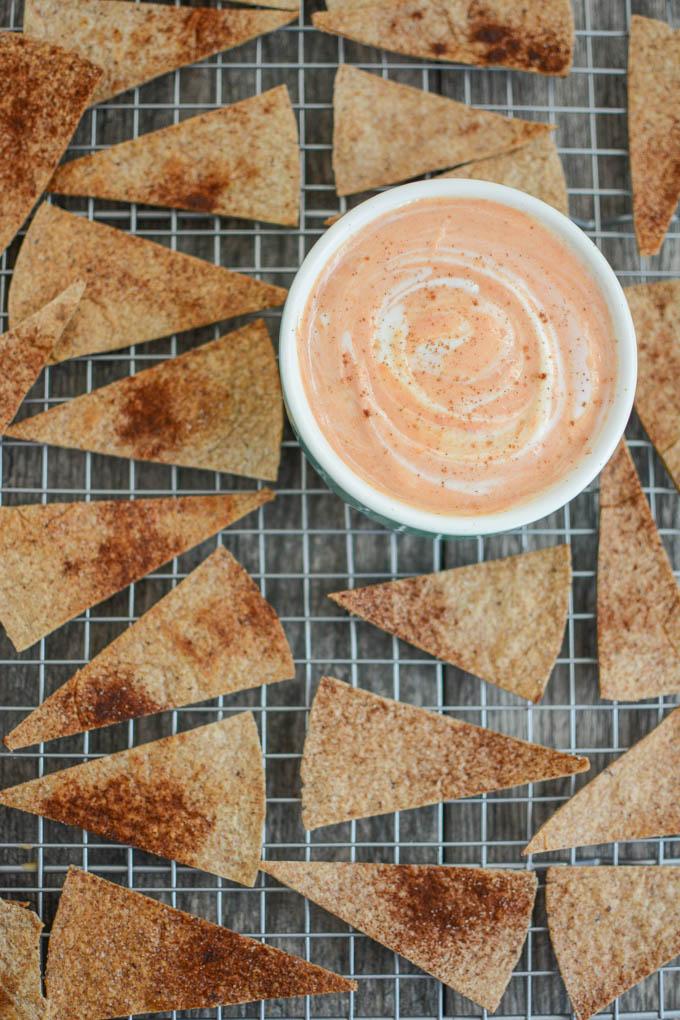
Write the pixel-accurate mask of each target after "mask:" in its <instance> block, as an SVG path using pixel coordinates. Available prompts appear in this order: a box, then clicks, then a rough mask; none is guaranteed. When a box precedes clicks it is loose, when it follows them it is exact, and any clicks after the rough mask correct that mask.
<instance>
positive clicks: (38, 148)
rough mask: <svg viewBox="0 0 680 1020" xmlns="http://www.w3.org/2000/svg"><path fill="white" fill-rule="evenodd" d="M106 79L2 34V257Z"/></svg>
mask: <svg viewBox="0 0 680 1020" xmlns="http://www.w3.org/2000/svg"><path fill="white" fill-rule="evenodd" d="M101 76H102V72H101V69H100V68H98V67H95V66H94V64H91V63H90V62H89V61H87V60H81V58H80V57H79V56H78V55H77V54H76V53H72V52H71V51H70V50H63V49H62V48H61V47H60V46H51V45H49V44H47V43H42V42H37V41H36V40H35V39H29V38H28V37H27V36H25V35H23V34H20V33H19V32H0V255H1V254H2V252H3V251H4V250H5V248H6V247H7V245H8V244H9V243H10V241H11V240H12V238H13V237H14V235H15V234H16V232H17V231H18V230H19V228H20V227H21V225H22V223H23V222H24V220H25V219H26V217H27V216H28V214H29V213H30V211H31V209H32V208H33V206H34V205H35V203H36V201H37V200H38V198H39V197H40V194H41V193H42V191H44V189H45V187H46V186H47V183H48V182H49V180H50V177H51V176H52V173H53V172H54V168H55V167H56V165H57V164H58V162H59V160H60V159H61V156H62V154H63V152H64V150H65V149H66V146H67V145H68V143H69V142H70V141H71V136H72V135H73V132H74V131H75V129H76V126H77V124H78V121H79V120H80V118H81V116H82V114H83V112H84V111H85V109H86V107H87V106H88V105H89V103H90V101H91V99H92V95H93V94H94V91H95V89H96V87H97V84H98V82H99V80H100V78H101ZM69 282H71V281H69Z"/></svg>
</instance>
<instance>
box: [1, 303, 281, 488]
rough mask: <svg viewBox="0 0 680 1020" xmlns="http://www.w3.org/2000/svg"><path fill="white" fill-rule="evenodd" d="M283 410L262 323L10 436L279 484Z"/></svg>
mask: <svg viewBox="0 0 680 1020" xmlns="http://www.w3.org/2000/svg"><path fill="white" fill-rule="evenodd" d="M282 432H283V404H282V402H281V387H280V385H279V373H278V368H277V366H276V357H275V354H274V348H273V347H272V343H271V340H270V339H269V333H268V332H267V327H266V326H265V324H264V322H262V320H261V319H260V320H258V321H257V322H253V323H251V324H249V325H247V326H243V327H242V328H241V329H238V330H236V331H235V332H234V333H227V335H226V336H223V337H221V338H220V339H219V340H213V341H212V342H211V343H207V344H204V345H203V346H202V347H197V348H196V349H195V350H192V351H189V352H188V353H186V354H181V355H179V357H176V358H171V359H169V360H167V361H163V362H161V363H160V364H159V365H155V366H153V367H152V368H147V369H146V370H145V371H143V372H138V373H137V374H136V375H133V376H129V377H128V378H126V379H119V380H118V381H117V382H113V383H110V384H109V385H108V386H103V387H102V388H101V389H98V390H94V392H92V393H86V394H84V395H83V396H81V397H76V399H75V400H70V401H68V402H67V403H63V404H59V405H58V406H56V407H53V408H51V409H50V410H48V411H45V412H43V413H42V414H38V415H34V416H33V417H32V418H25V419H24V420H23V421H21V422H19V423H18V424H17V425H14V426H13V427H12V428H10V429H9V430H8V435H11V436H13V437H14V438H15V439H30V440H32V441H33V442H36V443H48V444H50V445H52V446H65V447H68V448H69V449H75V450H90V451H92V452H94V453H102V454H109V455H110V456H114V457H130V458H132V459H134V460H150V461H156V462H157V463H160V464H177V465H179V466H181V467H195V468H203V469H205V470H209V471H223V472H225V473H227V474H234V475H245V476H246V477H249V478H265V479H268V480H270V481H274V480H275V479H276V476H277V474H278V469H279V460H280V456H281V437H282Z"/></svg>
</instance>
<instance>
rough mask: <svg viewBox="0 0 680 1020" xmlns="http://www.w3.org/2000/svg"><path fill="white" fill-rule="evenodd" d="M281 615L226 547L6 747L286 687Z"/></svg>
mask: <svg viewBox="0 0 680 1020" xmlns="http://www.w3.org/2000/svg"><path fill="white" fill-rule="evenodd" d="M294 676H295V664H294V662H293V657H292V655H291V651H290V648H289V646H288V642H287V641H286V636H285V634H284V632H283V628H282V626H281V623H280V621H279V618H278V616H277V615H276V613H275V611H274V610H273V609H272V607H271V606H270V605H269V603H268V602H267V601H266V600H265V599H264V598H263V597H262V595H261V594H260V589H259V588H258V586H257V585H256V584H255V582H254V581H253V580H252V578H251V577H250V575H249V574H248V573H247V571H245V570H244V569H243V567H242V566H241V565H240V564H239V563H237V561H236V560H235V559H234V557H233V556H232V555H231V553H229V552H227V550H226V549H224V548H222V547H220V548H218V549H216V550H215V552H214V553H212V554H211V555H210V556H208V558H207V559H206V560H204V562H203V563H202V564H201V565H200V566H199V567H197V568H196V569H195V570H194V571H193V572H192V573H191V574H189V576H188V577H187V578H185V580H184V581H181V582H180V583H179V584H178V585H177V587H176V588H173V589H172V591H170V592H169V593H168V594H167V595H165V596H164V597H163V598H162V599H160V601H158V602H157V603H156V604H155V605H154V606H153V607H152V608H151V609H150V610H149V611H148V612H147V613H145V614H144V616H142V617H141V619H139V620H138V621H137V622H136V623H134V624H133V625H132V626H131V627H128V628H127V630H124V631H123V633H122V634H121V635H120V636H119V637H117V638H116V639H115V641H113V642H112V643H111V644H110V645H108V646H107V647H106V648H105V649H104V650H103V651H102V652H100V653H99V655H97V656H95V658H94V659H92V661H91V662H89V663H88V665H86V666H84V667H83V668H82V669H81V670H79V671H78V672H77V673H76V674H75V675H74V676H72V677H71V679H70V680H67V681H66V683H65V684H64V685H63V686H62V687H60V688H59V689H58V690H57V691H55V692H54V694H52V695H51V696H50V697H49V698H47V700H46V701H44V702H43V703H42V705H40V706H39V707H38V708H36V709H35V711H34V712H31V714H30V715H29V716H27V717H26V718H25V719H24V720H23V722H20V723H19V725H18V726H17V727H16V728H15V729H13V730H12V732H11V733H9V734H8V735H7V736H6V737H5V744H6V746H7V747H9V748H10V749H11V750H15V749H16V748H17V747H27V746H29V745H30V744H38V743H40V742H41V741H44V740H55V739H56V738H57V737H67V736H70V735H72V734H74V733H82V732H84V731H87V730H93V729H98V728H99V727H101V726H109V725H111V724H112V723H117V722H122V721H123V720H125V719H136V718H138V717H139V716H142V715H149V714H151V713H153V712H163V711H165V710H167V709H170V708H179V707H180V706H182V705H189V704H191V703H192V702H197V701H207V700H208V699H209V698H216V697H218V696H219V695H224V694H233V693H235V692H236V691H244V690H248V688H251V687H260V686H263V685H264V684H271V683H276V682H277V681H278V680H290V679H292V678H293V677H294Z"/></svg>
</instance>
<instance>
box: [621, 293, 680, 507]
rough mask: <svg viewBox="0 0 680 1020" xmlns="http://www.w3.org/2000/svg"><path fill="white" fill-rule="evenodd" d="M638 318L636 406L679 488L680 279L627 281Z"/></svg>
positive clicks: (631, 305)
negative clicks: (632, 285)
mask: <svg viewBox="0 0 680 1020" xmlns="http://www.w3.org/2000/svg"><path fill="white" fill-rule="evenodd" d="M626 297H627V298H628V304H629V306H630V311H631V314H632V316H633V321H634V323H635V333H636V335H637V345H638V379H637V390H636V391H635V407H636V410H637V413H638V414H639V416H640V419H641V421H642V424H643V425H644V427H645V429H646V431H647V435H648V436H649V438H650V439H651V441H652V442H653V443H654V446H655V447H656V449H657V452H658V454H659V456H660V457H661V458H662V459H663V462H664V464H665V465H666V468H667V470H668V473H669V474H670V475H671V477H672V479H673V481H674V482H675V484H676V485H677V486H678V488H680V408H679V407H678V399H677V398H678V392H680V280H663V281H662V282H661V283H642V284H640V285H638V286H637V287H627V288H626Z"/></svg>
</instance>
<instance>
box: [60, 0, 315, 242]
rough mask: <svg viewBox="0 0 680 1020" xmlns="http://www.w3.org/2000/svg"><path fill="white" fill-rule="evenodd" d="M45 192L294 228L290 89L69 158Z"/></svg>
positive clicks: (296, 175) (296, 207)
mask: <svg viewBox="0 0 680 1020" xmlns="http://www.w3.org/2000/svg"><path fill="white" fill-rule="evenodd" d="M108 2H109V0H107V3H108ZM49 190H50V191H55V192H58V193H59V194H61V195H89V196H92V197H93V198H109V199H114V200H115V201H119V202H144V203H145V204H146V205H159V206H165V207H168V208H171V209H188V210H189V211H191V212H200V213H206V214H208V213H216V214H219V215H220V216H238V217H241V218H243V219H247V220H264V221H266V222H268V223H280V224H283V225H284V226H292V227H294V226H297V224H298V220H299V218H300V162H299V153H298V134H297V121H296V119H295V114H294V113H293V107H292V106H291V104H290V98H289V96H288V89H287V88H286V86H285V85H278V86H277V87H276V88H274V89H269V91H268V92H263V93H262V94H261V95H256V96H252V97H251V98H250V99H244V100H242V101H241V102H240V103H234V104H233V105H232V106H223V107H222V108H221V109H219V110H211V111H209V112H208V113H202V114H199V115H198V116H197V117H190V118H189V119H188V120H183V121H181V122H180V123H179V124H171V125H170V126H169V127H165V128H161V129H160V130H159V131H151V132H150V133H149V134H146V135H142V136H141V137H140V138H133V139H131V140H130V141H128V142H121V143H120V144H119V145H111V146H110V147H109V148H108V149H102V150H100V151H99V152H94V153H92V154H91V155H90V156H83V157H82V158H81V159H74V160H72V161H71V162H70V163H66V164H64V165H63V166H61V167H59V169H58V170H57V172H56V173H55V175H54V177H53V178H52V180H51V181H50V184H49Z"/></svg>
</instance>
